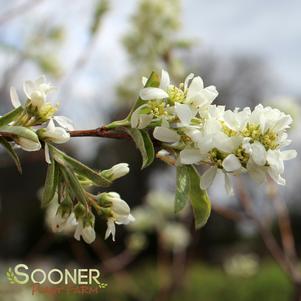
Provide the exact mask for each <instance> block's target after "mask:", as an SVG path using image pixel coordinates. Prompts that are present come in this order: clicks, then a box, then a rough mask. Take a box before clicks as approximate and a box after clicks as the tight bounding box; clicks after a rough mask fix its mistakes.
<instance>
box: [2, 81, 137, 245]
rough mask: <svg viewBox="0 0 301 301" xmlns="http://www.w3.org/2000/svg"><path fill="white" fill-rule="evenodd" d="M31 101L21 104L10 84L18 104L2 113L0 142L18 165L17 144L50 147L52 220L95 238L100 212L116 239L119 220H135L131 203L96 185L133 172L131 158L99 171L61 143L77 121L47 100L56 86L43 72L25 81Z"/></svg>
mask: <svg viewBox="0 0 301 301" xmlns="http://www.w3.org/2000/svg"><path fill="white" fill-rule="evenodd" d="M23 90H24V93H25V96H26V101H25V102H24V103H23V104H22V103H21V101H20V99H19V96H18V94H17V91H16V89H15V88H14V87H12V88H11V90H10V97H11V102H12V105H13V107H14V109H13V110H12V111H11V112H9V113H7V114H5V115H4V116H1V117H0V144H1V145H3V146H4V147H5V149H6V150H7V151H8V152H9V154H10V155H11V156H12V158H13V159H14V161H15V163H16V165H17V167H18V169H19V171H21V164H20V160H19V157H18V155H17V153H16V152H15V150H14V148H13V145H14V144H15V145H18V146H19V147H21V148H22V149H23V150H25V151H38V150H40V149H42V148H44V150H45V158H46V162H47V163H48V169H47V175H46V180H45V186H44V189H43V194H42V206H43V207H49V210H48V215H47V217H48V218H47V220H48V224H50V225H51V229H52V230H53V231H54V232H64V233H66V232H70V230H71V231H74V238H75V239H77V240H80V239H81V238H82V239H83V240H84V241H85V242H86V243H92V242H93V241H94V240H95V237H96V234H95V230H94V225H95V213H96V214H97V215H100V216H102V217H104V218H105V220H106V221H107V231H106V234H105V237H106V238H108V237H109V236H110V235H112V238H113V240H115V232H116V230H115V224H128V223H130V222H132V221H133V220H134V218H133V216H132V215H131V214H130V208H129V206H128V205H127V203H126V202H125V201H123V200H122V199H121V197H120V196H119V194H118V193H116V192H105V193H99V194H97V195H94V194H92V193H90V191H89V190H90V188H93V187H109V186H110V185H111V184H112V182H113V181H115V180H116V179H118V178H120V177H123V176H124V175H126V174H127V173H128V172H129V167H128V164H126V163H120V164H117V165H115V166H113V167H112V168H110V169H108V170H103V171H95V170H93V169H91V168H90V167H88V166H86V165H85V164H83V163H82V162H80V161H78V160H76V159H74V158H72V157H70V156H68V155H67V154H66V153H64V152H62V151H61V150H59V149H57V148H56V147H55V146H54V144H62V143H65V142H67V141H68V140H69V139H70V133H69V131H71V130H73V124H72V121H71V120H70V119H68V118H66V117H64V116H57V115H55V113H56V111H57V110H58V105H57V104H56V105H52V104H51V103H50V102H49V101H48V95H49V93H51V92H52V91H53V90H54V87H53V86H52V85H51V84H49V83H48V82H47V81H46V78H45V77H44V76H42V77H40V78H38V79H37V80H35V81H26V82H25V83H24V85H23Z"/></svg>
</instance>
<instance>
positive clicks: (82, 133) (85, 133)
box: [69, 127, 130, 139]
mask: <svg viewBox="0 0 301 301" xmlns="http://www.w3.org/2000/svg"><path fill="white" fill-rule="evenodd" d="M69 133H70V136H71V137H102V138H113V139H130V136H129V135H128V134H126V133H120V132H116V131H112V130H107V129H106V128H105V127H99V128H96V129H93V130H78V131H70V132H69Z"/></svg>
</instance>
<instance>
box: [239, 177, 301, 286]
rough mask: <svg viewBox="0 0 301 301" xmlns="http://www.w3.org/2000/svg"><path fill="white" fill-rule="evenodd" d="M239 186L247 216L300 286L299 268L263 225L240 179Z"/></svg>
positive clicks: (276, 258)
mask: <svg viewBox="0 0 301 301" xmlns="http://www.w3.org/2000/svg"><path fill="white" fill-rule="evenodd" d="M238 181H239V184H238V185H237V190H238V196H239V201H240V203H241V205H242V207H243V209H244V210H245V212H246V214H247V215H248V216H249V217H250V218H251V219H252V220H253V222H254V223H255V225H256V226H257V227H258V231H259V233H260V235H261V237H262V239H263V241H264V244H265V245H266V247H267V249H268V250H269V252H270V253H271V255H272V256H273V258H274V259H275V260H276V262H277V263H278V264H279V265H280V267H281V268H282V269H283V270H284V271H285V272H286V273H287V274H288V275H289V276H290V277H291V279H292V281H293V283H294V284H297V285H298V284H300V282H301V275H300V272H299V268H298V266H297V265H296V264H295V262H292V261H291V260H290V257H289V256H288V254H286V252H285V250H282V249H281V247H280V246H279V244H278V243H277V241H276V239H275V237H274V235H273V233H272V231H271V230H270V229H268V228H267V227H266V225H265V224H263V223H262V221H261V219H260V218H259V217H258V216H257V215H256V214H255V213H254V211H253V210H252V200H251V198H250V196H249V195H248V194H247V192H246V188H245V186H244V184H243V181H242V180H241V179H238Z"/></svg>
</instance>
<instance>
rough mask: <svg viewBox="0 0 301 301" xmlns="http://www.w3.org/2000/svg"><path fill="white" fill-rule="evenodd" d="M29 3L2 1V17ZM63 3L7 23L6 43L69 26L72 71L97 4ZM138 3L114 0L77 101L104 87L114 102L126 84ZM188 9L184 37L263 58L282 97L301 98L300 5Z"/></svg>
mask: <svg viewBox="0 0 301 301" xmlns="http://www.w3.org/2000/svg"><path fill="white" fill-rule="evenodd" d="M27 1H29V0H15V1H6V0H0V5H1V10H0V16H1V15H2V14H5V13H6V12H7V11H8V10H9V9H10V8H12V7H16V6H17V5H20V4H22V3H25V2H27ZM61 3H62V1H61V0H52V1H49V0H41V1H40V4H38V5H36V6H35V7H34V8H32V9H30V10H28V11H27V12H25V13H23V14H21V15H20V16H18V17H16V18H14V19H12V20H11V21H9V22H6V23H5V24H4V25H2V26H1V27H0V41H5V42H8V43H12V44H17V45H18V44H22V43H23V41H24V37H26V36H27V35H28V34H30V32H31V31H32V30H33V29H34V28H35V26H37V24H41V23H43V21H44V20H48V21H49V20H51V22H53V23H54V24H55V23H57V24H62V23H63V24H65V25H66V28H67V41H66V43H65V45H64V48H63V50H62V51H61V54H60V55H61V62H62V66H63V67H64V68H65V69H66V70H68V69H72V65H73V64H74V62H75V60H76V58H77V57H78V56H79V55H80V53H81V51H82V49H83V48H84V47H85V45H86V43H87V28H88V26H89V20H90V19H89V18H90V16H91V9H92V8H93V4H94V3H95V2H94V1H82V0H74V1H68V0H67V1H64V4H65V7H64V9H61ZM137 3H138V1H137V0H127V1H120V0H111V10H110V12H109V13H108V14H107V16H106V18H105V19H104V22H103V26H102V30H101V32H100V33H99V36H98V40H97V43H96V45H95V48H94V50H93V51H92V53H91V57H90V59H89V62H88V63H87V66H86V68H84V70H80V72H79V74H77V75H76V78H75V80H74V81H75V85H74V86H73V88H72V93H71V97H74V96H76V95H77V94H81V98H83V97H84V98H85V99H91V101H92V102H93V100H94V98H95V97H96V95H97V93H98V92H99V89H100V88H101V89H102V90H103V89H104V90H105V92H106V95H108V97H107V98H108V99H112V98H113V95H114V86H115V85H116V82H118V81H119V80H122V77H123V76H124V75H125V74H126V72H127V68H128V67H129V62H128V60H127V56H126V53H125V51H124V49H123V48H122V45H121V42H120V41H121V38H122V36H123V35H124V34H125V33H126V31H127V30H128V28H129V22H128V21H129V18H130V16H131V15H132V14H133V12H134V11H135V7H136V5H137ZM182 7H183V15H182V23H183V28H182V30H181V32H180V33H179V35H180V36H183V37H185V38H191V39H193V40H196V41H198V43H197V45H199V46H198V47H200V49H207V50H208V49H209V50H210V51H212V52H214V53H217V54H219V55H220V56H229V55H230V56H231V55H237V54H238V55H256V56H259V57H262V58H263V59H264V60H265V61H266V62H267V63H268V65H269V66H270V67H271V71H272V72H273V73H274V75H275V76H276V77H277V78H278V79H279V82H280V83H281V85H280V87H279V91H277V93H282V94H288V95H299V94H301V87H300V78H301V60H300V53H301V22H300V11H301V2H300V1H296V0H291V1H286V2H285V1H279V0H265V1H260V0H244V1H241V0H227V1H220V0H211V1H198V0H183V1H182ZM0 19H1V17H0ZM24 24H26V26H24ZM34 72H36V71H35V70H34V71H33V73H34ZM29 74H30V75H31V73H30V72H29ZM95 75H97V77H96V76H95ZM32 76H34V74H33V75H32ZM24 77H25V75H24ZM93 95H94V96H93ZM86 102H89V101H86ZM104 107H106V105H104Z"/></svg>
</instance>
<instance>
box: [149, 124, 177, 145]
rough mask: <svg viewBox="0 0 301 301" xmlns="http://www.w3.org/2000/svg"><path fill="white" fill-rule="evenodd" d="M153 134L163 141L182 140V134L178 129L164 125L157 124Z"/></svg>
mask: <svg viewBox="0 0 301 301" xmlns="http://www.w3.org/2000/svg"><path fill="white" fill-rule="evenodd" d="M153 135H154V137H155V138H156V139H157V140H159V141H162V142H168V143H175V142H178V141H179V140H180V135H178V134H177V132H176V131H174V130H171V129H169V128H166V127H163V126H157V127H156V128H155V130H154V133H153Z"/></svg>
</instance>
